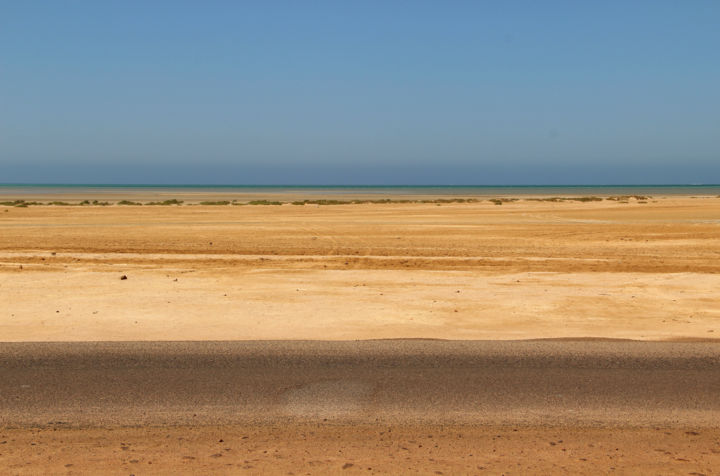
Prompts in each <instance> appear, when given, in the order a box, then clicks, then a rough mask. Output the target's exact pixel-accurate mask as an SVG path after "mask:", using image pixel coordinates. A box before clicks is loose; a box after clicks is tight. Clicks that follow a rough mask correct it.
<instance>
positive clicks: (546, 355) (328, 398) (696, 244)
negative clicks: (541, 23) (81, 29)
mask: <svg viewBox="0 0 720 476" xmlns="http://www.w3.org/2000/svg"><path fill="white" fill-rule="evenodd" d="M2 198H3V200H4V199H5V198H6V197H2ZM11 198H23V199H26V200H34V199H36V198H38V197H30V196H28V197H7V199H8V200H10V199H11ZM39 198H44V199H46V200H51V199H54V198H56V197H39ZM157 198H158V197H155V196H152V197H150V196H148V197H145V196H132V197H129V199H130V200H133V201H143V200H156V199H157ZM162 198H163V199H167V197H162ZM174 198H177V199H180V200H183V201H184V203H183V204H182V205H169V206H162V205H158V206H147V205H143V206H122V205H117V204H110V205H107V206H92V205H90V206H66V205H51V206H28V207H23V206H10V205H8V206H0V341H2V342H3V343H2V344H0V363H2V364H3V366H2V370H0V374H2V377H3V378H2V383H0V388H1V389H2V392H0V401H2V402H3V404H2V405H1V406H0V467H4V468H8V469H10V471H9V472H10V473H11V474H33V473H37V472H38V469H40V472H47V473H60V474H64V473H77V474H82V473H108V474H110V473H112V474H130V473H133V474H148V473H163V472H170V471H172V472H181V473H197V472H226V473H233V472H238V471H247V472H249V473H263V472H265V473H266V472H275V473H282V474H288V473H289V472H293V473H295V474H301V473H302V474H306V473H311V474H318V473H346V472H359V471H362V472H364V473H371V472H391V473H402V472H420V473H429V474H433V473H435V472H440V473H444V474H457V473H462V474H474V473H482V472H490V473H505V474H521V473H528V472H530V473H547V472H572V473H583V472H585V473H597V472H611V471H615V472H618V473H620V474H623V473H625V474H638V473H647V474H657V473H663V474H713V472H712V471H713V470H715V471H716V468H717V467H718V465H720V461H719V459H718V456H720V433H718V428H720V417H719V413H718V400H720V399H716V398H715V395H718V392H720V380H719V379H720V370H718V365H719V363H720V349H719V348H718V344H717V341H716V338H718V337H720V294H718V293H717V289H720V273H719V272H720V198H718V197H689V196H663V197H647V198H640V199H638V198H632V197H625V198H623V199H616V200H607V199H605V200H598V201H574V200H561V201H545V200H543V198H547V197H518V198H519V199H518V200H512V198H513V197H503V199H504V200H503V201H502V202H500V203H501V204H500V205H498V204H496V203H494V202H492V201H489V200H488V199H487V197H476V201H471V202H467V203H444V202H440V203H432V198H433V197H428V201H429V202H431V203H360V204H340V205H320V204H305V205H293V204H291V203H284V204H282V205H245V204H240V202H243V201H245V200H255V199H259V198H258V197H255V196H252V197H250V196H248V197H230V198H231V199H233V200H238V204H236V205H233V204H229V205H200V202H201V201H207V200H209V199H218V200H219V199H220V198H221V197H215V196H213V197H206V196H197V195H187V196H178V197H174ZM279 198H281V199H282V201H287V202H290V201H295V200H298V199H302V198H303V197H288V196H282V197H276V196H273V197H265V198H263V199H264V200H265V199H266V200H270V201H275V200H277V199H279ZM317 198H318V197H312V199H317ZM334 198H336V197H334ZM354 198H363V197H354ZM392 198H393V199H398V197H392ZM401 198H402V197H400V199H401ZM435 198H437V197H435ZM85 199H87V200H92V199H100V200H110V201H113V200H118V199H121V197H120V196H118V197H115V196H113V197H98V196H89V195H88V196H77V197H74V196H73V197H67V196H64V197H63V200H68V201H73V200H76V201H78V200H85ZM536 199H537V200H536ZM3 200H0V201H3ZM536 339H539V340H536ZM168 341H169V342H168ZM178 341H179V342H178ZM220 341H222V342H225V344H222V345H224V346H230V347H232V346H233V345H240V344H234V343H244V344H242V345H245V346H246V347H244V349H247V348H253V346H257V345H260V344H259V343H262V342H265V343H266V345H267V346H269V347H268V348H271V349H272V348H275V349H280V350H281V351H282V352H276V351H267V349H266V350H263V351H262V352H260V351H258V352H260V354H252V353H251V354H252V356H255V357H252V358H250V357H248V355H250V354H247V355H246V354H243V352H246V350H243V351H237V350H236V351H233V352H240V355H241V356H242V355H244V356H245V357H242V358H240V357H237V358H236V359H235V360H232V359H230V360H229V361H228V360H227V359H228V357H227V355H228V354H227V352H224V351H223V352H218V353H210V354H206V353H204V352H206V350H202V349H204V347H202V346H203V345H204V344H203V343H212V342H220ZM289 341H291V342H295V344H292V345H296V346H299V347H292V348H293V349H296V351H293V352H297V353H298V354H297V355H299V356H300V357H297V355H296V357H297V358H298V359H299V361H301V362H305V364H303V365H305V367H303V369H304V370H303V371H302V372H298V373H293V369H296V367H293V366H292V365H291V366H290V367H288V368H287V369H285V368H284V365H286V364H287V358H288V357H287V355H295V354H293V353H292V352H291V351H290V350H288V349H290V348H289V347H287V346H288V345H291V343H289ZM163 342H168V343H167V344H166V345H177V346H181V347H182V345H183V344H182V343H183V342H185V343H187V345H189V346H191V347H192V346H193V345H195V346H200V347H199V348H195V347H193V348H192V349H194V350H187V349H186V350H184V351H176V350H174V351H170V350H168V349H169V348H168V349H166V348H163V347H162V345H165V344H162V343H163ZM172 342H175V344H172ZM333 342H335V343H336V344H333ZM52 343H57V344H52ZM73 343H74V344H73ZM93 343H95V344H93ZM113 343H115V344H114V345H117V346H120V347H117V348H112V347H111V348H110V349H115V350H113V351H112V352H110V353H109V354H108V352H109V351H108V350H107V349H108V347H103V346H108V345H113ZM353 343H355V344H353ZM208 345H209V344H208ZM218 345H221V344H218ZM333 345H338V346H343V345H360V346H361V347H362V346H364V345H369V346H371V347H369V348H368V349H366V350H362V349H364V347H363V348H362V349H360V350H357V349H356V350H355V351H353V352H351V353H349V354H348V353H347V352H345V353H343V352H341V351H338V350H337V349H336V348H335V347H333ZM373 345H387V346H389V347H388V349H391V350H388V352H391V354H392V355H391V356H390V357H386V360H383V361H382V362H384V363H383V365H376V364H377V362H376V360H373V359H374V357H372V356H373V355H375V354H373V352H374V351H373V350H372V349H374V348H375V347H372V346H373ZM497 345H505V346H507V347H502V348H497V349H499V350H492V349H496V348H495V347H493V346H497ZM528 345H530V346H532V345H538V346H541V347H539V348H538V349H540V350H537V349H535V348H534V347H532V348H528V347H527V346H528ZM18 346H20V347H18ZM24 346H31V347H24ZM32 346H35V347H32ZM53 346H56V347H53ZM57 346H60V347H57ZM87 346H90V347H87ZM93 346H94V347H93ZM143 346H145V347H143ZM157 346H160V347H157ZM247 346H249V347H247ZM273 346H275V347H273ZM318 346H320V347H318ZM323 346H325V347H323ZM408 346H409V347H408ZM438 346H439V347H438ZM453 346H460V348H462V349H465V350H462V351H458V352H460V354H458V353H457V352H455V351H451V350H452V349H454V347H453ZM463 346H464V347H463ZM543 346H544V347H543ZM647 346H650V347H647ZM78 349H80V350H78ZM88 349H89V350H88ZM158 349H160V350H158ZM199 349H200V350H199ZM318 349H324V350H321V351H318ZM333 349H335V350H333ZM438 349H440V350H438ZM468 349H470V350H468ZM488 349H491V350H492V351H491V350H488ZM528 349H530V350H528ZM532 349H535V350H532ZM173 352H175V353H173ZM228 352H229V351H228ZM268 352H270V353H268ZM273 352H274V353H273ZM318 352H319V354H318ZM493 352H495V353H494V354H493ZM528 352H529V353H530V354H528ZM288 353H289V354H288ZM231 354H232V352H231ZM208 355H209V356H208ZM232 355H236V354H232ZM257 355H261V356H262V358H260V357H257ZM317 355H321V356H323V359H325V360H317ZM383 355H384V354H383ZM528 355H529V357H528ZM108 356H109V357H108ZM203 356H204V357H203ZM423 356H424V357H423ZM428 356H430V357H432V358H429V357H428ZM523 356H524V357H523ZM201 357H202V358H201ZM188 358H190V359H191V360H192V359H195V360H192V361H193V362H195V363H193V364H189V363H185V364H183V363H182V362H185V361H184V360H183V359H188ZM123 359H124V360H123ZM223 359H225V360H223ZM253 359H256V360H253ZM257 359H260V360H257ZM328 359H329V360H328ZM418 359H419V360H418ZM428 359H429V360H428ZM464 359H465V360H464ZM478 359H479V360H478ZM533 359H535V360H533ZM538 359H539V360H538ZM100 362H104V363H103V364H102V365H101V364H100ZM121 362H131V364H122V365H121V364H120V363H121ZM223 362H225V364H223ZM227 362H231V363H233V362H234V364H233V365H230V364H228V363H227ZM248 362H250V363H253V362H254V363H256V364H258V366H259V367H248V365H250V364H248ZM258 362H260V363H258ZM263 362H264V363H263ZM418 362H419V363H418ZM226 364H227V365H226ZM261 364H262V365H266V366H270V367H267V368H265V367H263V366H262V365H261ZM341 364H342V365H341ZM223 365H226V366H225V367H224V366H223ZM298 365H299V364H298ZM338 365H339V367H338ZM343 365H345V366H346V367H343ZM353 366H356V367H353ZM173 368H176V369H179V370H178V372H177V373H172V372H169V373H168V372H167V369H173ZM48 369H50V370H52V371H50V370H48ZM218 369H220V370H218ZM223 369H224V370H223ZM228 369H230V370H228ZM232 369H234V370H232ZM238 369H240V370H238ZM243 369H244V370H243ZM253 369H255V370H253ZM263 369H264V370H263ZM388 369H390V370H388ZM224 372H225V373H224ZM226 372H230V374H228V373H226ZM233 372H235V373H233ZM237 372H240V373H237ZM483 372H485V373H483ZM346 374H350V377H343V376H342V375H346ZM213 375H215V377H213ZM203 376H205V377H203ZM93 382H95V384H93ZM98 382H101V383H102V384H100V383H98ZM223 382H225V383H223ZM253 382H255V383H256V384H254V383H253ZM283 382H285V383H283ZM489 382H491V383H492V384H489ZM532 382H535V383H532ZM391 383H394V384H395V385H396V386H393V385H391ZM283 385H287V386H289V387H288V388H285V387H283ZM163 388H164V389H166V390H164V391H162V389H163ZM207 388H210V389H211V390H208V391H207V392H206V393H203V392H204V391H203V390H202V389H207ZM158 389H160V390H158ZM401 389H404V390H401ZM271 390H272V391H271ZM228 392H229V393H228ZM263 392H264V393H263ZM288 392H290V393H288ZM122 395H125V397H126V398H124V399H123V398H122ZM172 395H175V396H177V398H178V399H179V400H177V401H175V400H173V399H172V398H174V397H172ZM228 395H234V396H235V397H232V398H231V397H228ZM238 395H244V397H243V398H240V397H238ZM358 395H360V396H359V397H358ZM118 396H119V397H118ZM256 397H257V398H259V400H257V401H258V402H265V403H267V402H271V403H272V405H271V406H270V407H267V408H266V407H262V406H260V407H253V406H252V405H250V406H248V405H247V402H248V401H250V400H252V399H253V398H256ZM261 397H262V398H261ZM293 398H295V399H296V400H293ZM473 398H475V400H473ZM248 399H250V400H248ZM288 399H289V400H288ZM298 399H299V400H298ZM168 402H170V403H172V405H170V403H168ZM173 402H174V403H173ZM298 402H299V403H298ZM318 402H319V403H318ZM348 402H349V403H348ZM648 402H650V403H648ZM173 405H174V406H173ZM203 405H204V406H203ZM283 405H284V406H283ZM288 405H289V406H288ZM293 405H295V406H294V407H293ZM343 405H345V406H343ZM347 405H350V406H349V407H348V406H347ZM192 408H199V410H198V411H199V415H200V417H199V419H196V420H193V419H192V418H190V417H189V416H188V415H192V412H191V409H192ZM288 408H295V409H297V408H300V409H301V410H302V411H301V412H300V413H299V415H298V414H295V413H292V412H291V413H290V414H288V413H287V411H288ZM332 408H340V410H341V411H340V412H339V413H337V412H336V413H333V412H332V411H330V413H328V414H326V413H323V412H324V411H326V410H327V409H332ZM132 409H135V410H134V411H131V410H132ZM163 409H164V410H163ZM279 409H284V410H282V411H281V410H279ZM303 409H304V410H303ZM308 409H309V410H308ZM323 409H325V410H323ZM473 409H475V410H473ZM453 412H454V413H453ZM252 414H261V415H265V416H266V417H267V418H265V419H262V418H260V419H259V420H258V421H252V419H250V418H249V417H247V416H248V415H252ZM243 415H245V417H243V418H241V417H242V416H243ZM271 416H272V418H270V417H271ZM246 417H247V418H246ZM350 417H352V418H350ZM430 417H432V418H430ZM373 418H374V420H373ZM508 425H511V426H508ZM391 434H392V436H390V435H391ZM218 435H220V436H218ZM428 435H432V436H428ZM246 436H247V437H248V438H247V439H243V438H244V437H246ZM219 440H223V442H219V443H218V441H219ZM225 442H227V443H225ZM553 443H555V444H553ZM435 445H437V446H435ZM227 448H229V449H227ZM218 455H221V456H218ZM470 455H472V456H470ZM369 468H370V469H369Z"/></svg>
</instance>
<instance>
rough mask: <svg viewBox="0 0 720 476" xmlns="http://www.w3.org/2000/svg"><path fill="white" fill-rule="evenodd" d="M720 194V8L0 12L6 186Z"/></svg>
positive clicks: (305, 5) (96, 5)
mask: <svg viewBox="0 0 720 476" xmlns="http://www.w3.org/2000/svg"><path fill="white" fill-rule="evenodd" d="M1 182H75V183H204V184H212V183H219V184H233V183H237V184H569V183H583V184H599V183H607V184H612V183H621V184H627V183H720V1H717V0H706V1H703V0H677V1H662V0H654V1H641V0H622V1H611V0H603V1H600V0H598V1H575V0H572V1H550V0H547V1H535V0H533V1H525V2H523V1H512V0H508V1H480V0H476V1H467V2H464V1H439V0H438V1H431V2H425V1H418V0H415V1H399V0H397V1H394V0H382V1H371V0H357V1H339V0H334V1H327V2H324V1H287V2H280V1H272V0H264V1H257V2H250V1H200V0H196V1H180V0H173V1H161V0H152V1H151V0H142V1H131V0H123V1H95V0H90V1H77V0H76V1H73V0H67V1H57V0H53V1H12V0H0V183H1Z"/></svg>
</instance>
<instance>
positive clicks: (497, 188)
mask: <svg viewBox="0 0 720 476" xmlns="http://www.w3.org/2000/svg"><path fill="white" fill-rule="evenodd" d="M123 191H127V192H150V193H163V194H172V193H177V194H183V193H212V194H218V193H223V192H225V193H228V194H233V193H241V194H263V193H267V194H278V193H288V194H295V195H302V194H303V193H307V194H315V195H317V194H321V195H358V194H362V195H379V196H392V195H448V196H512V195H560V196H570V195H578V196H588V195H600V196H608V195H650V196H652V195H661V196H662V195H691V196H692V195H697V196H708V195H710V196H718V195H720V184H698V185H695V184H681V185H194V184H170V185H169V184H140V185H138V184H38V183H4V184H0V195H3V196H10V195H13V196H21V195H46V194H47V195H62V194H64V193H67V194H79V193H82V194H92V193H98V194H100V195H102V194H103V193H113V194H119V193H122V192H123Z"/></svg>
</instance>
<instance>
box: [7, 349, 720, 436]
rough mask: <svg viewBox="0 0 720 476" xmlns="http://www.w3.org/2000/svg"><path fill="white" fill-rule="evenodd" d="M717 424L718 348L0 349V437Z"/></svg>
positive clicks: (719, 419) (719, 402) (719, 395)
mask: <svg viewBox="0 0 720 476" xmlns="http://www.w3.org/2000/svg"><path fill="white" fill-rule="evenodd" d="M278 421H310V422H312V421H318V422H326V421H327V422H335V421H337V422H348V421H350V422H355V421H356V422H365V423H374V422H380V423H383V422H387V423H444V422H447V423H470V424H508V425H522V424H527V425H538V424H540V425H564V424H582V425H617V424H622V425H633V426H635V425H638V426H651V425H683V426H686V425H696V426H714V427H717V426H720V344H718V343H712V342H702V343H701V342H696V343H669V342H636V341H552V340H545V341H434V340H379V341H353V342H325V341H249V342H126V343H123V342H119V343H109V342H102V343H92V342H83V343H0V426H9V427H14V426H32V425H40V426H48V425H70V426H73V425H91V426H114V425H115V426H116V425H141V424H151V425H176V424H177V425H179V424H183V425H184V424H191V425H192V424H200V425H201V424H234V423H252V424H261V423H277V422H278Z"/></svg>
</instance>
